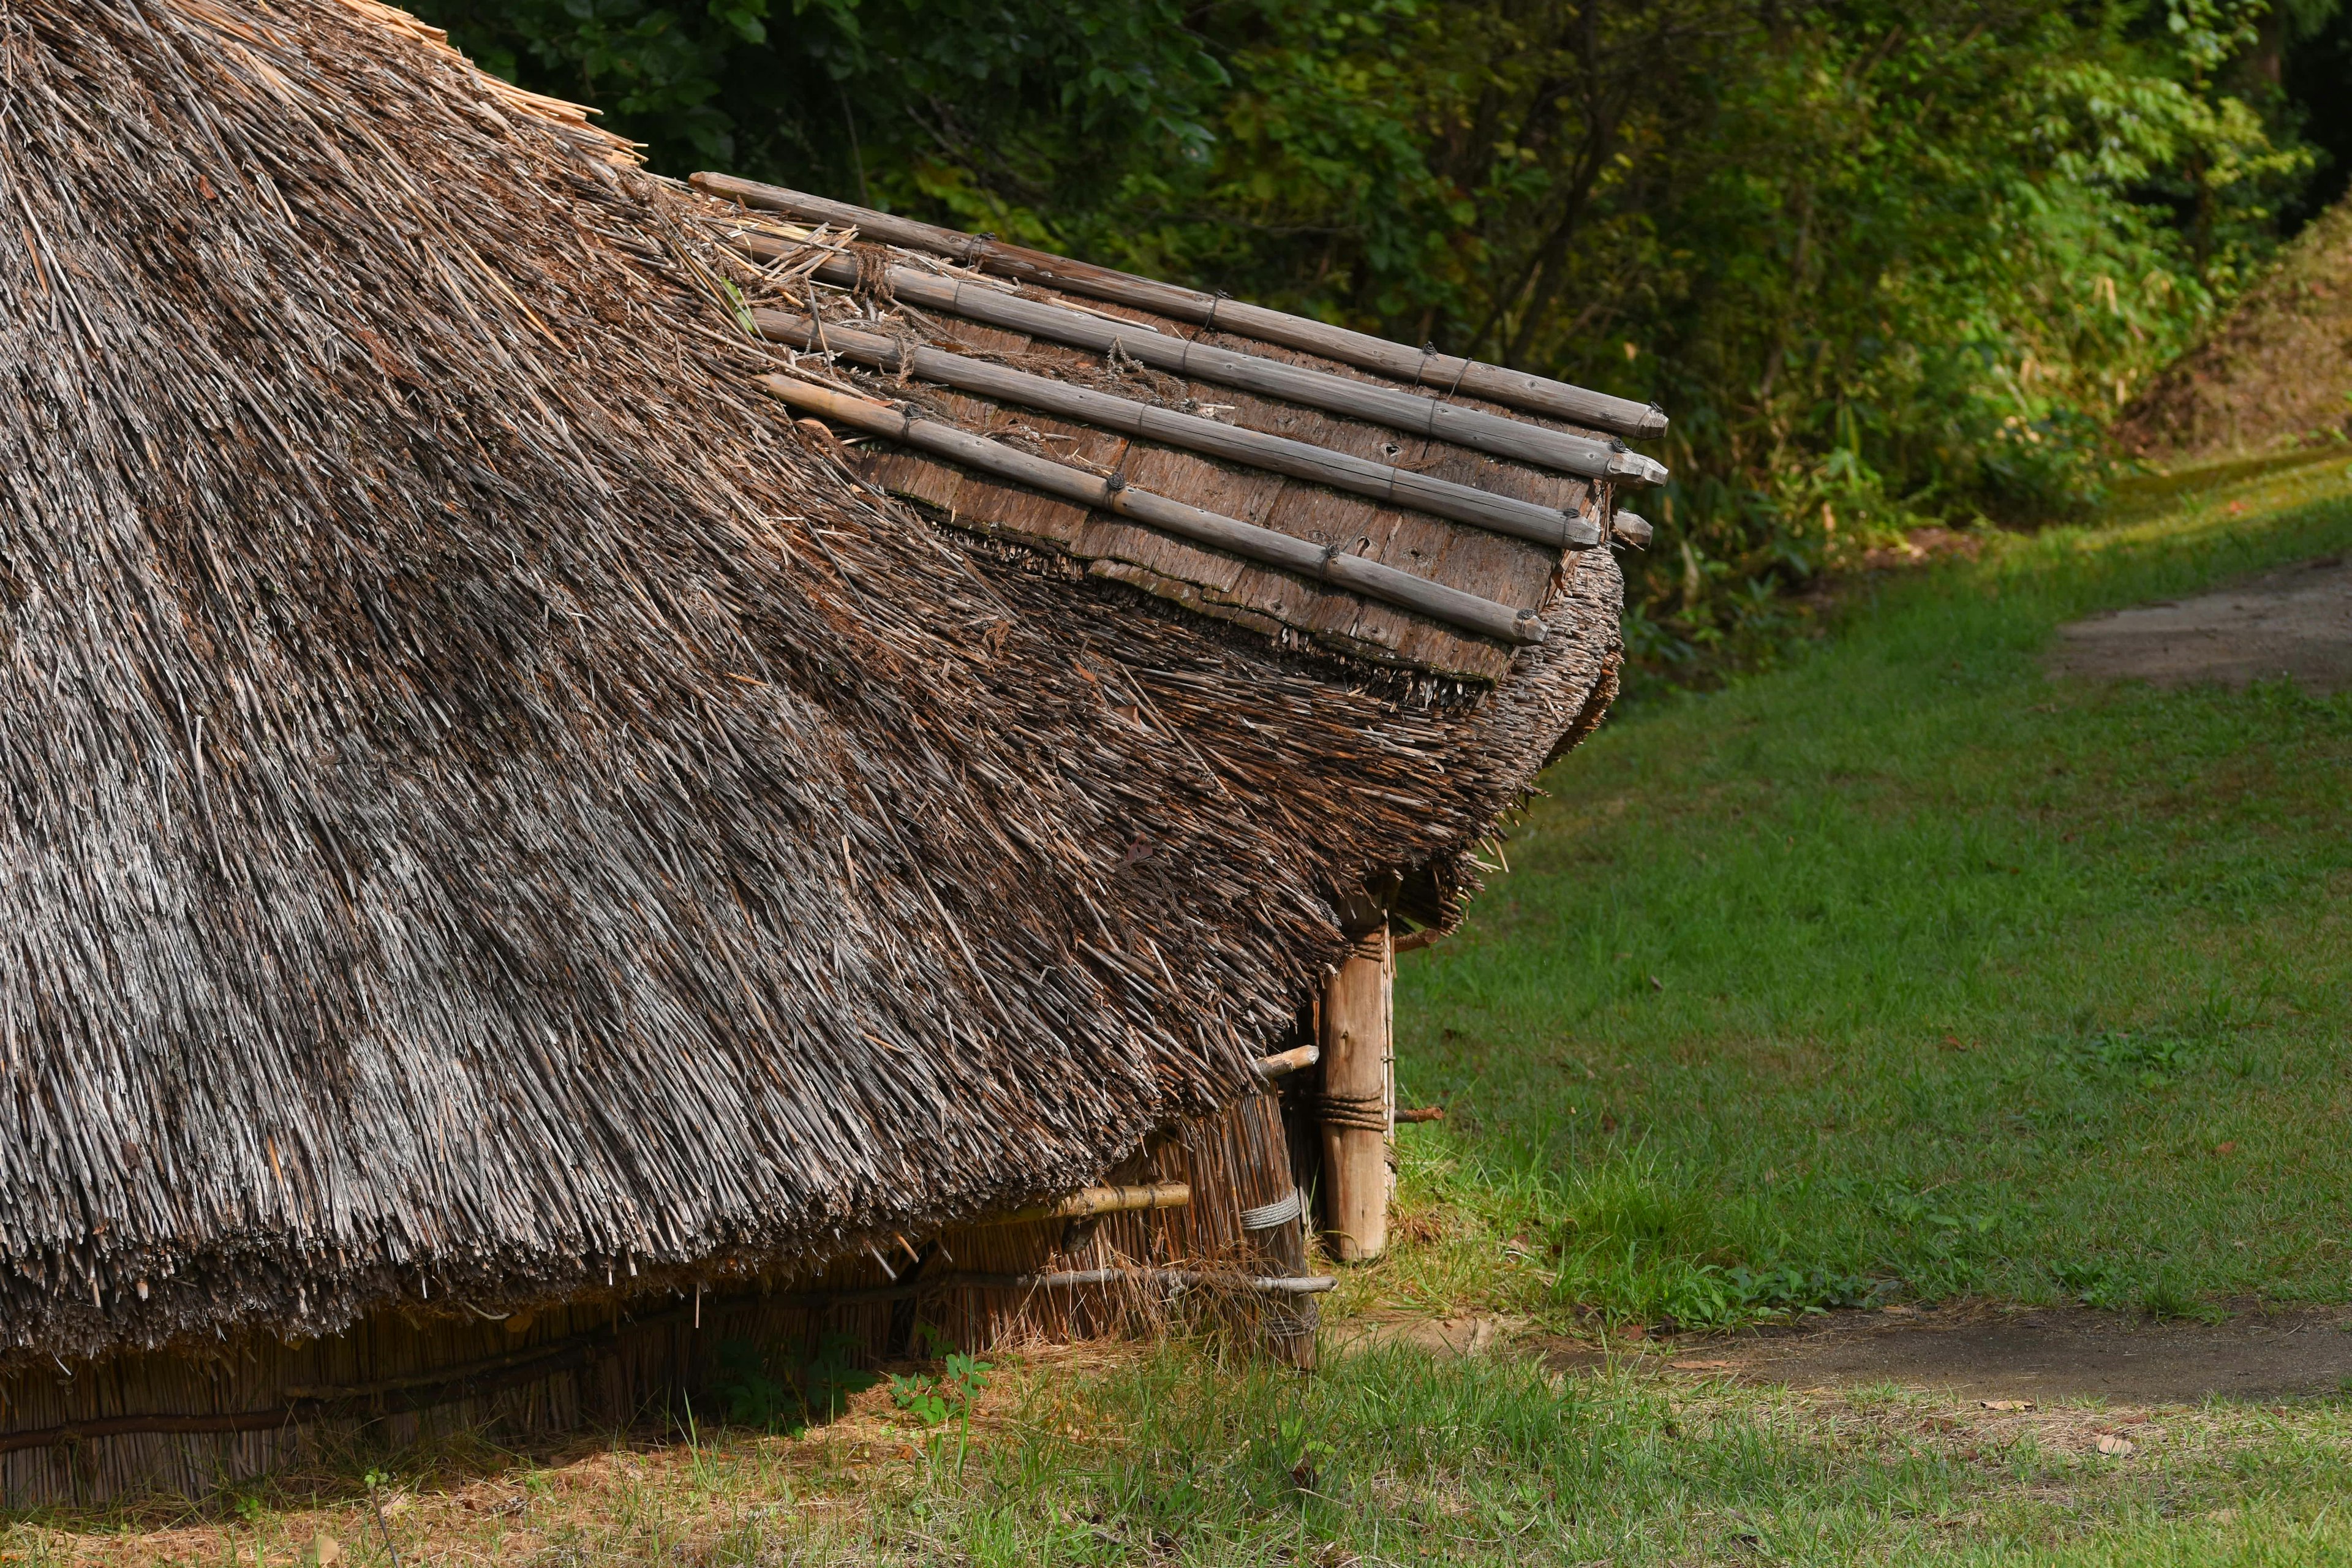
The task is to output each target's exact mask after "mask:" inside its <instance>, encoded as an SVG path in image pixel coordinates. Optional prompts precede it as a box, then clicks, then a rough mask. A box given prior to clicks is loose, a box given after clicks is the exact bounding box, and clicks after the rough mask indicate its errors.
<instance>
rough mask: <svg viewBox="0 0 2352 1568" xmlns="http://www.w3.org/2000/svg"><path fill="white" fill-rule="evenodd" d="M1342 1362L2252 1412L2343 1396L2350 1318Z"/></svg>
mask: <svg viewBox="0 0 2352 1568" xmlns="http://www.w3.org/2000/svg"><path fill="white" fill-rule="evenodd" d="M1335 1329H1336V1331H1335V1332H1334V1333H1333V1335H1332V1337H1331V1338H1330V1340H1328V1342H1327V1344H1328V1348H1329V1349H1331V1350H1332V1351H1334V1352H1337V1353H1339V1354H1342V1355H1344V1354H1348V1353H1350V1352H1358V1351H1363V1350H1369V1349H1372V1348H1375V1347H1381V1346H1389V1345H1408V1346H1411V1347H1413V1348H1415V1349H1418V1350H1423V1351H1427V1352H1431V1353H1432V1354H1434V1355H1441V1356H1443V1355H1484V1354H1488V1353H1494V1352H1515V1353H1519V1354H1526V1353H1528V1352H1534V1353H1535V1354H1537V1355H1538V1356H1539V1357H1540V1358H1541V1359H1542V1361H1543V1363H1544V1364H1545V1365H1546V1366H1548V1367H1549V1368H1550V1369H1551V1370H1553V1371H1554V1372H1560V1373H1582V1372H1597V1371H1601V1370H1602V1369H1604V1368H1611V1367H1615V1368H1631V1369H1634V1370H1638V1371H1642V1372H1647V1373H1688V1374H1698V1375H1703V1376H1711V1377H1732V1378H1737V1379H1738V1380H1739V1381H1740V1382H1743V1383H1748V1384H1777V1385H1780V1386H1785V1387H1789V1388H1793V1389H1799V1390H1808V1391H1811V1390H1821V1391H1828V1390H1840V1389H1849V1388H1863V1387H1869V1386H1874V1385H1877V1384H1894V1385H1896V1386H1898V1387H1906V1388H1912V1389H1917V1390H1921V1391H1925V1392H1931V1393H1937V1394H1943V1395H1946V1396H1948V1397H1949V1398H1954V1399H1958V1400H1961V1401H1963V1402H1967V1403H1971V1404H1976V1405H1980V1407H1982V1408H1984V1409H1988V1410H1992V1411H2012V1410H2025V1409H2032V1408H2036V1407H2039V1406H2041V1405H2049V1404H2053V1403H2063V1402H2066V1401H2073V1400H2084V1399H2095V1400H2104V1401H2107V1402H2109V1403H2111V1404H2115V1405H2135V1406H2147V1405H2197V1404H2201V1403H2203V1402H2205V1401H2207V1400H2212V1399H2219V1400H2233V1401H2240V1402H2244V1403H2251V1404H2262V1403H2265V1402H2270V1401H2275V1400H2281V1399H2293V1398H2308V1397H2311V1396H2313V1395H2326V1394H2352V1309H2347V1308H2343V1307H2311V1308H2294V1309H2286V1310H2271V1311H2252V1312H2247V1313H2243V1314H2242V1315H2240V1316H2237V1317H2234V1318H2231V1319H2229V1320H2228V1321H2223V1322H2220V1323H2205V1322H2196V1321H2181V1320H2175V1321H2167V1322H2156V1321H2150V1320H2148V1319H2146V1318H2141V1317H2137V1316H2130V1315H2126V1314H2121V1313H2116V1312H2099V1311H2093V1310H2090V1309H2088V1308H2083V1307H2061V1308H2042V1309H2020V1310H1999V1309H1989V1308H1985V1307H1981V1306H1976V1307H1958V1308H1948V1309H1939V1310H1916V1309H1911V1308H1905V1307H1895V1308H1891V1309H1888V1310H1883V1311H1873V1312H1830V1313H1826V1314H1824V1315H1822V1316H1821V1317H1818V1318H1812V1319H1809V1320H1807V1321H1804V1322H1802V1323H1799V1324H1795V1325H1791V1326H1789V1327H1773V1328H1760V1329H1750V1330H1743V1331H1739V1332H1738V1333H1729V1334H1689V1335H1680V1336H1675V1337H1674V1338H1671V1339H1664V1340H1657V1339H1650V1338H1648V1337H1646V1336H1644V1337H1643V1338H1639V1339H1630V1340H1629V1339H1622V1338H1619V1339H1612V1340H1611V1341H1609V1342H1605V1343H1596V1342H1590V1341H1585V1340H1576V1339H1560V1338H1551V1337H1548V1336H1538V1335H1534V1334H1531V1333H1530V1332H1529V1328H1528V1324H1527V1323H1526V1322H1525V1321H1520V1320H1516V1319H1510V1318H1502V1317H1490V1316H1486V1315H1483V1314H1468V1315H1464V1316H1459V1317H1451V1318H1422V1317H1412V1316H1408V1315H1404V1314H1396V1315H1382V1316H1380V1317H1377V1318H1371V1319H1360V1320H1357V1321H1353V1322H1349V1323H1346V1324H1343V1325H1335Z"/></svg>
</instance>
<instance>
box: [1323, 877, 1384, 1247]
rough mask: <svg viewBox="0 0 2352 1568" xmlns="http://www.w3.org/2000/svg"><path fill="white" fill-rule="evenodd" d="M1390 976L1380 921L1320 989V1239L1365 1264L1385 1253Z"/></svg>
mask: <svg viewBox="0 0 2352 1568" xmlns="http://www.w3.org/2000/svg"><path fill="white" fill-rule="evenodd" d="M1395 973H1396V961H1395V958H1394V955H1393V954H1392V953H1391V952H1390V949H1389V927H1388V921H1386V920H1385V919H1383V920H1381V921H1380V923H1379V924H1377V925H1374V926H1372V927H1370V929H1369V930H1366V931H1361V932H1360V933H1359V934H1358V935H1357V937H1356V943H1355V948H1354V951H1352V952H1349V955H1348V957H1347V958H1346V959H1345V960H1344V961H1342V962H1341V963H1340V965H1339V973H1337V974H1334V975H1333V976H1332V977H1331V978H1330V980H1329V981H1328V982H1327V983H1326V984H1325V985H1324V989H1323V1179H1324V1181H1325V1183H1326V1184H1328V1195H1327V1198H1326V1207H1325V1216H1326V1225H1325V1230H1326V1237H1325V1239H1326V1242H1327V1244H1328V1246H1329V1247H1330V1248H1331V1253H1332V1256H1334V1257H1335V1258H1339V1261H1340V1262H1342V1263H1368V1262H1370V1261H1371V1260H1372V1259H1373V1258H1378V1257H1380V1256H1381V1253H1382V1252H1384V1251H1386V1250H1387V1248H1388V1237H1389V1185H1390V1175H1389V1138H1390V1134H1391V1131H1392V1130H1393V1128H1394V1125H1395V1123H1394V1122H1393V1121H1392V1120H1391V1118H1392V1116H1393V1114H1394V1110H1395V1106H1394V1100H1395V1093H1394V1089H1393V1087H1392V1085H1393V1073H1392V1070H1391V1055H1390V1045H1389V1033H1390V1031H1389V1020H1390V1013H1391V988H1392V983H1393V979H1394V976H1395Z"/></svg>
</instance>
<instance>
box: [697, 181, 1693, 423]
mask: <svg viewBox="0 0 2352 1568" xmlns="http://www.w3.org/2000/svg"><path fill="white" fill-rule="evenodd" d="M692 183H693V184H696V185H697V186H699V187H700V188H701V189H702V190H704V191H707V192H709V194H710V195H715V196H720V197H724V198H726V199H728V200H730V201H739V202H741V203H742V204H743V205H746V206H753V207H760V208H762V209H764V210H766V211H769V212H781V213H783V214H785V215H787V216H792V217H798V218H806V219H813V220H814V221H816V222H819V223H830V224H838V225H843V226H849V227H853V228H856V230H857V231H858V232H859V233H861V234H862V235H864V236H866V237H867V238H870V239H878V240H881V241H883V242H884V243H886V244H890V245H902V246H906V247H908V248H910V249H915V250H928V251H930V252H932V253H934V254H936V255H941V256H950V257H953V258H955V259H957V260H959V261H961V262H964V263H965V264H967V265H969V266H973V267H978V268H982V270H983V271H988V272H994V273H997V274H999V275H1001V276H1003V277H1007V278H1017V279H1021V280H1022V281H1023V282H1024V283H1034V284H1041V285H1043V286H1045V287H1046V288H1050V289H1059V290H1061V291H1063V292H1066V293H1071V294H1084V295H1086V296H1087V297H1088V298H1090V299H1096V300H1109V301H1110V302H1111V303H1113V304H1118V305H1127V306H1129V307H1131V308H1133V309H1136V310H1149V311H1150V312H1151V313H1152V314H1154V315H1157V316H1166V317H1168V318H1170V319H1171V320H1172V321H1192V322H1194V323H1196V324H1198V325H1201V326H1205V327H1211V328H1213V329H1215V330H1216V331H1223V332H1231V333H1233V334H1234V335H1235V336H1237V337H1244V338H1255V339H1257V340H1258V341H1259V342H1268V343H1278V344H1280V345H1281V346H1283V347H1285V348H1293V349H1300V350H1304V351H1305V352H1306V353H1313V354H1321V355H1322V356H1324V357H1325V358H1327V359H1335V360H1338V361H1339V362H1340V363H1343V364H1352V365H1355V366H1357V367H1358V368H1359V369H1361V370H1371V371H1378V372H1380V373H1381V374H1383V375H1389V376H1393V377H1395V378H1396V379H1397V380H1399V381H1404V382H1410V383H1412V384H1416V385H1421V386H1428V387H1439V388H1443V389H1444V390H1445V391H1446V392H1448V393H1456V392H1459V393H1464V394H1467V395H1469V396H1472V397H1477V398H1483V399H1485V400H1486V401H1487V402H1490V403H1500V404H1503V405H1506V406H1507V407H1512V408H1524V409H1526V410H1527V411H1528V413H1530V414H1543V415H1549V416H1551V417H1553V418H1555V419H1566V420H1569V421H1571V422H1572V423H1575V424H1579V425H1589V426H1592V427H1594V428H1596V429H1601V430H1613V431H1615V432H1616V433H1617V434H1619V435H1621V436H1634V437H1658V436H1663V435H1664V434H1665V430H1666V416H1665V415H1664V413H1663V412H1661V411H1660V410H1659V409H1658V408H1657V407H1656V406H1655V405H1643V404H1639V403H1635V402H1634V401H1633V400H1632V399H1631V398H1625V397H1612V396H1610V395H1608V394H1606V393H1600V392H1590V391H1587V390H1586V389H1585V388H1583V387H1580V386H1570V385H1569V384H1567V383H1566V382H1559V381H1553V380H1550V379H1549V378H1548V377H1545V376H1539V375H1529V374H1527V373H1526V372H1524V371H1516V370H1507V369H1505V368H1503V367H1502V366H1500V365H1492V364H1486V363H1481V362H1479V361H1477V360H1469V359H1462V358H1460V357H1458V356H1456V355H1454V354H1442V353H1435V352H1434V351H1433V350H1429V349H1413V348H1407V347H1406V346H1405V345H1404V344H1402V343H1396V342H1389V341H1388V340H1387V339H1386V338H1376V337H1373V336H1372V335H1370V333H1368V332H1356V331H1349V330H1348V329H1347V328H1345V327H1335V326H1331V325H1330V324H1328V322H1323V321H1309V320H1307V318H1305V317H1303V316H1293V315H1289V314H1287V313H1286V312H1284V311H1281V310H1267V309H1266V308H1265V307H1264V306H1262V305H1248V304H1244V303H1243V302H1242V301H1240V300H1228V299H1225V298H1223V296H1221V295H1216V294H1204V293H1202V292H1201V291H1200V290H1199V289H1185V288H1181V287H1179V286H1177V285H1175V284H1171V283H1161V282H1157V281H1155V280H1153V279H1149V278H1139V277H1136V276H1135V275H1134V274H1133V273H1129V272H1118V271H1114V270H1112V269H1111V268H1107V267H1097V266H1093V265H1091V264H1090V263H1087V262H1084V261H1074V260H1071V259H1070V258H1067V257H1062V256H1054V255H1050V254H1048V253H1047V252H1045V251H1042V250H1030V249H1028V248H1026V247H1022V246H1017V245H1004V244H1002V243H1000V242H998V241H995V240H990V239H982V238H981V237H978V236H977V235H969V234H959V233H957V232H956V231H955V230H953V229H946V228H939V227H935V226H932V225H930V224H927V223H916V222H913V221H912V220H910V219H907V218H902V217H896V216H891V215H890V214H888V213H878V212H873V211H870V210H868V209H866V208H865V207H857V206H851V205H848V204H847V203H845V202H835V201H828V200H826V199H825V198H824V197H823V196H813V195H808V194H806V193H805V192H801V191H792V190H786V189H784V188H782V186H778V185H763V184H759V183H758V182H757V181H753V180H740V179H736V178H733V177H731V176H730V175H726V174H696V175H694V176H693V182H692Z"/></svg>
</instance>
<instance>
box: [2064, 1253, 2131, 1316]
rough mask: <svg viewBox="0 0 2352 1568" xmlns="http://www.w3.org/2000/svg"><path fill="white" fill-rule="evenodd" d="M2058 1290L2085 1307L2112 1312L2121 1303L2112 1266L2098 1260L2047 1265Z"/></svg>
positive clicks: (2119, 1283) (2119, 1285) (2118, 1282)
mask: <svg viewBox="0 0 2352 1568" xmlns="http://www.w3.org/2000/svg"><path fill="white" fill-rule="evenodd" d="M2050 1277H2051V1278H2052V1279H2055V1280H2056V1281H2057V1282H2058V1288H2059V1289H2061V1290H2063V1291H2064V1292H2065V1293H2066V1294H2067V1295H2069V1296H2072V1297H2073V1298H2074V1300H2077V1301H2079V1302H2081V1303H2082V1304H2083V1305H2084V1306H2085V1307H2096V1308H2099V1309H2100V1310H2113V1309H2115V1308H2116V1307H2117V1306H2120V1305H2121V1304H2122V1302H2123V1300H2124V1295H2123V1285H2122V1282H2121V1281H2120V1280H2119V1279H2117V1278H2116V1269H2115V1266H2114V1265H2112V1264H2110V1263H2106V1262H2103V1261H2100V1260H2098V1259H2067V1260H2065V1261H2063V1262H2058V1263H2053V1264H2052V1265H2051V1266H2050Z"/></svg>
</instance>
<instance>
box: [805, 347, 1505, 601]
mask: <svg viewBox="0 0 2352 1568" xmlns="http://www.w3.org/2000/svg"><path fill="white" fill-rule="evenodd" d="M760 384H761V386H762V387H764V388H766V389H767V391H769V392H770V393H772V394H773V395H775V396H776V397H778V398H779V399H781V400H782V401H783V402H784V403H787V404H789V405H792V406H793V407H794V408H798V409H802V410H803V411H805V412H807V413H811V414H814V415H816V416H819V417H821V418H824V419H829V420H832V421H834V422H835V424H840V425H846V426H849V427H850V428H851V429H853V430H857V431H861V432H863V433H864V434H866V435H868V436H878V437H882V438H883V439H885V440H887V441H894V442H896V443H898V445H900V446H902V447H914V448H915V449H916V450H918V451H923V452H929V453H931V454H933V455H934V456H937V457H940V458H946V459H948V460H949V461H950V462H951V463H955V464H957V465H958V466H960V467H962V468H971V469H974V470H976V471H978V472H981V473H984V474H988V475H991V476H992V477H994V478H997V479H1009V480H1011V481H1013V483H1014V484H1020V485H1026V486H1028V487H1029V488H1030V489H1034V490H1040V491H1043V492H1044V493H1045V494H1046V495H1050V496H1054V497H1056V498H1058V499H1060V500H1066V501H1070V502H1072V503H1074V504H1076V505H1078V506H1083V507H1088V508H1091V509H1092V510H1097V511H1105V512H1109V513H1110V514H1112V515H1113V516H1115V517H1123V518H1127V519H1129V520H1130V521H1135V522H1139V523H1141V524H1143V525H1144V526H1145V527H1147V528H1154V529H1158V530H1159V531H1161V532H1163V533H1171V534H1174V535H1175V536H1176V537H1177V538H1179V539H1183V540H1186V541H1189V542H1192V543H1194V544H1200V545H1205V546H1206V547H1208V548H1209V549H1212V550H1221V551H1223V552H1226V553H1228V554H1232V555H1238V556H1240V557H1241V558H1242V559H1244V560H1245V561H1255V562H1258V563H1261V564H1264V565H1267V566H1275V567H1279V568H1280V569H1282V570H1283V571H1286V572H1292V573H1296V574H1298V575H1299V576H1302V577H1306V578H1307V579H1309V580H1311V581H1314V582H1318V583H1325V584H1329V585H1330V586H1332V587H1335V588H1339V589H1342V590H1345V591H1346V592H1348V593H1351V594H1358V595H1362V596H1363V597H1365V598H1367V599H1378V600H1380V601H1381V602H1382V603H1383V604H1390V605H1398V606H1399V607H1401V608H1403V609H1408V610H1412V611H1413V612H1414V613H1415V614H1417V615H1423V616H1429V617H1430V618H1431V619H1432V620H1435V621H1442V622H1444V624H1445V625H1447V626H1454V627H1457V628H1459V629H1460V630H1463V631H1466V632H1471V633H1474V634H1475V635H1476V636H1479V637H1492V638H1494V639H1495V640H1496V641H1498V642H1507V643H1517V644H1524V643H1537V642H1541V641H1542V640H1543V638H1544V624H1543V617H1542V616H1538V615H1537V614H1536V612H1535V611H1533V610H1521V609H1515V608H1513V607H1512V606H1510V605H1499V604H1496V602H1495V601H1494V600H1492V599H1482V598H1480V597H1479V596H1478V595H1475V594H1467V593H1465V592H1463V591H1462V590H1461V589H1459V588H1450V587H1447V586H1446V585H1445V584H1443V583H1433V582H1431V581H1430V580H1429V579H1428V578H1426V577H1416V576H1414V575H1413V574H1412V573H1410V572H1400V571H1398V570H1397V569H1396V568H1395V567H1393V566H1387V565H1383V564H1381V563H1380V562H1377V561H1367V560H1365V559H1364V558H1363V557H1361V556H1359V555H1349V554H1346V553H1343V552H1339V551H1337V550H1326V549H1324V548H1323V547H1321V546H1320V545H1316V544H1310V543H1308V542H1307V541H1306V540H1303V539H1295V538H1293V537H1291V536H1290V535H1289V534H1286V533H1277V532H1276V531H1274V530H1273V529H1270V528H1260V527H1258V526H1257V525H1256V524H1255V523H1248V522H1243V521H1239V520H1238V519H1235V518H1230V517H1220V516H1219V515H1218V514H1216V513H1215V512H1213V511H1203V510H1201V509H1200V508H1199V507H1195V506H1187V505H1186V504H1185V503H1184V502H1182V501H1179V500H1170V499H1169V498H1167V497H1166V496H1158V495H1153V494H1152V493H1151V492H1150V491H1149V490H1140V489H1136V488H1135V487H1134V486H1132V485H1126V484H1119V483H1114V482H1113V481H1112V480H1110V479H1105V478H1103V477H1102V476H1100V475H1097V474H1090V473H1087V471H1085V470H1084V469H1082V468H1069V467H1067V466H1066V465H1064V464H1061V463H1056V462H1055V461H1053V460H1052V459H1050V458H1038V457H1033V456H1031V455H1030V454H1028V453H1026V452H1020V451H1015V450H1014V449H1013V448H1012V447H1007V446H1003V445H1002V444H1001V443H999V442H995V441H991V440H989V439H987V438H986V437H981V436H975V435H973V434H971V432H970V431H968V430H961V429H958V428H957V427H955V426H952V425H945V424H941V423H940V421H938V420H936V419H919V418H917V417H915V416H911V415H908V414H907V413H905V412H904V411H902V410H900V409H897V408H893V407H891V406H889V405H887V404H882V403H876V402H873V401H871V400H870V399H867V398H863V397H853V396H850V395H848V394H846V393H842V392H835V391H834V390H833V389H832V388H830V387H824V386H818V385H815V384H813V383H810V382H805V381H801V380H798V379H796V378H794V377H792V376H788V375H768V376H762V377H761V378H760Z"/></svg>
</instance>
